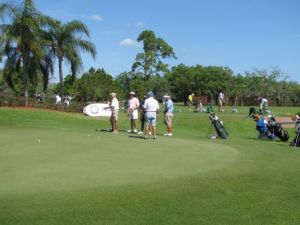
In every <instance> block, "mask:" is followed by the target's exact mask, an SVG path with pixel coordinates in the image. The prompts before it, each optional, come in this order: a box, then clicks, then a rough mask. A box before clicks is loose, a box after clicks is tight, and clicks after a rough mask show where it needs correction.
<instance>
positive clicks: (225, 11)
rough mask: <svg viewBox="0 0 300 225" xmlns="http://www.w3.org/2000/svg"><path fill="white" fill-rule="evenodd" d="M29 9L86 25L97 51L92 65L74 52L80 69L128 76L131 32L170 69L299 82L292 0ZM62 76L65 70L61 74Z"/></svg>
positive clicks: (298, 4) (41, 1)
mask: <svg viewBox="0 0 300 225" xmlns="http://www.w3.org/2000/svg"><path fill="white" fill-rule="evenodd" d="M0 1H1V2H3V1H4V0H0ZM35 4H36V7H37V9H38V10H39V11H41V12H43V13H44V14H46V15H49V16H51V17H54V18H56V19H59V20H61V21H62V22H69V21H72V20H75V19H78V20H81V21H82V22H84V23H85V24H86V25H87V26H88V28H89V30H90V33H91V38H90V41H92V42H93V43H94V44H95V45H96V47H97V52H98V54H97V58H96V60H93V59H92V57H91V56H89V55H86V54H83V55H82V57H83V63H84V70H85V71H87V70H88V69H89V68H90V67H94V68H104V69H105V70H106V71H107V72H108V73H109V74H111V75H112V76H114V77H115V76H117V75H118V74H120V73H122V72H124V71H130V70H131V66H132V64H133V62H134V60H135V56H136V54H137V53H139V52H142V51H143V49H142V47H141V45H140V44H139V43H137V41H136V39H137V38H138V35H139V34H140V33H141V32H142V31H143V30H152V31H154V32H155V34H156V36H157V37H161V38H163V39H164V40H165V41H166V42H167V43H168V44H169V45H170V46H172V47H173V49H174V51H175V53H176V55H177V57H178V59H177V60H166V61H165V62H166V63H168V64H169V65H170V67H172V66H176V65H178V64H180V63H184V64H186V65H188V66H193V65H196V64H200V65H204V66H210V65H213V66H228V67H230V68H231V69H232V70H233V71H234V73H235V74H237V73H242V74H243V73H244V72H245V71H253V69H254V68H258V69H265V68H270V67H273V66H277V67H279V68H280V69H281V70H282V71H283V72H284V73H285V74H287V75H289V76H290V79H291V80H295V81H298V82H299V81H300V1H299V0H151V1H150V0H149V1H141V0H85V1H83V0H80V1H78V0H77V1H75V0H51V1H49V0H36V1H35ZM56 67H57V65H56ZM57 73H58V70H56V75H55V77H56V78H55V79H54V81H57V80H58V79H57V77H58V76H57ZM68 73H69V68H68V66H65V67H64V74H65V75H67V74H68Z"/></svg>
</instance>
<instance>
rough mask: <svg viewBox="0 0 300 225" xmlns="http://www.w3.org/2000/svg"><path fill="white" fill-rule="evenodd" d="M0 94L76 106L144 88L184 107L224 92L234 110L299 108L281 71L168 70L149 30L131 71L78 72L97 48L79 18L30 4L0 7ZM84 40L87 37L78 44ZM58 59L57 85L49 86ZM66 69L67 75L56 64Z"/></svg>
mask: <svg viewBox="0 0 300 225" xmlns="http://www.w3.org/2000/svg"><path fill="white" fill-rule="evenodd" d="M0 16H1V19H2V21H3V22H4V21H5V18H6V17H8V18H10V23H8V24H5V23H3V24H1V25H0V32H1V37H0V60H1V61H3V63H4V68H3V70H1V71H0V91H1V92H2V93H4V94H7V95H16V96H24V97H25V98H28V97H29V96H31V97H32V96H34V95H35V94H36V93H38V92H39V93H41V92H43V93H45V94H46V95H53V94H58V93H60V95H61V96H62V97H64V95H76V100H77V101H79V102H85V103H86V102H99V101H102V102H103V101H107V100H109V93H110V92H112V91H113V92H116V93H117V94H118V99H119V100H125V99H126V98H127V97H128V93H129V92H130V91H135V92H136V94H137V96H138V97H139V98H140V99H142V98H143V96H144V95H146V94H147V92H148V91H149V90H152V91H154V93H155V94H156V96H157V98H162V96H163V95H164V94H166V93H168V94H171V95H172V98H173V99H174V100H176V101H179V102H184V103H186V102H187V96H188V95H189V94H191V93H194V94H195V95H196V96H205V97H206V98H207V99H208V101H210V102H212V103H214V102H215V101H216V98H217V94H218V93H219V92H220V91H221V90H222V91H223V92H224V93H225V96H226V103H227V104H231V105H234V106H242V105H253V104H256V103H255V101H256V99H257V98H258V97H266V98H269V99H270V100H272V102H273V104H274V105H276V106H290V105H297V106H298V105H300V86H299V84H298V83H297V82H295V81H288V76H287V75H286V74H284V72H282V71H281V70H280V69H279V68H277V67H271V68H268V69H253V71H247V72H245V73H244V74H235V73H234V71H233V70H232V69H230V68H229V67H220V66H202V65H195V66H186V65H184V64H179V65H177V66H174V67H172V68H169V65H167V64H165V63H164V60H165V59H174V60H176V59H177V56H176V54H175V52H174V50H173V48H172V47H171V46H170V45H168V44H167V43H166V42H165V41H164V40H163V39H162V38H160V37H156V35H155V33H154V32H153V31H150V30H145V31H143V32H142V33H141V34H140V35H139V37H138V38H137V41H138V42H139V43H140V44H141V45H142V46H143V51H142V52H141V53H139V54H137V56H136V59H135V61H134V62H133V64H132V67H131V70H130V71H126V72H123V73H121V74H119V75H118V76H116V77H115V78H114V77H113V76H111V75H110V74H108V73H107V72H106V71H105V70H104V69H101V68H100V69H95V68H90V69H89V70H88V71H87V72H84V73H83V74H81V71H82V69H83V62H82V59H81V52H87V53H89V54H90V55H91V56H92V58H95V57H96V54H97V51H96V47H95V46H94V44H93V43H92V42H90V41H89V40H88V38H89V35H90V33H89V30H88V28H87V27H86V26H85V25H84V24H83V23H82V22H81V21H77V20H74V21H71V22H68V23H66V24H63V23H61V22H60V21H58V20H56V19H53V18H50V17H48V16H46V15H43V14H42V13H41V12H39V11H38V10H37V9H36V8H35V6H34V2H33V1H32V0H24V2H22V3H21V4H19V5H16V4H12V3H8V4H1V5H0ZM84 37H86V38H87V40H86V39H84ZM55 60H56V61H57V62H58V72H59V83H57V84H53V83H51V82H50V79H51V77H52V76H53V72H54V64H55ZM63 62H64V63H66V64H67V65H69V67H70V74H69V75H67V76H65V77H64V75H63V71H62V64H63Z"/></svg>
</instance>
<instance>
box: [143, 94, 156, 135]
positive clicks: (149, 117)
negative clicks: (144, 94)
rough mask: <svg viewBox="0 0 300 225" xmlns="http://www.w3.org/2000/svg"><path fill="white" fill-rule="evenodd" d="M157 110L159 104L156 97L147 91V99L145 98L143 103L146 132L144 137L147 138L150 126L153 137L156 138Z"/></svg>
mask: <svg viewBox="0 0 300 225" xmlns="http://www.w3.org/2000/svg"><path fill="white" fill-rule="evenodd" d="M158 110H159V104H158V101H157V100H156V99H154V94H153V92H152V91H150V92H149V93H148V99H146V101H145V104H144V112H145V119H146V134H145V137H144V139H146V140H147V139H148V138H149V130H150V126H151V127H152V130H153V138H154V139H157V134H156V120H157V118H158Z"/></svg>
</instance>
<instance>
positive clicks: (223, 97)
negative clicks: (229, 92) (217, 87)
mask: <svg viewBox="0 0 300 225" xmlns="http://www.w3.org/2000/svg"><path fill="white" fill-rule="evenodd" d="M224 102H225V95H224V93H223V91H221V92H220V93H219V96H218V103H219V112H224V109H223V103H224Z"/></svg>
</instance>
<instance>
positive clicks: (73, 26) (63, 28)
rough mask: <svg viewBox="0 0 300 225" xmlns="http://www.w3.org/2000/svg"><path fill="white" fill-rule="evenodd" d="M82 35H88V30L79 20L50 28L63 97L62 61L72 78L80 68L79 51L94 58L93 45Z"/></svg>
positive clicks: (94, 49) (81, 65) (94, 48)
mask: <svg viewBox="0 0 300 225" xmlns="http://www.w3.org/2000/svg"><path fill="white" fill-rule="evenodd" d="M82 35H86V36H87V37H89V36H90V35H89V30H88V29H87V27H86V26H85V25H84V24H83V23H82V22H80V21H78V20H74V21H71V22H69V23H66V24H59V26H57V27H55V28H54V29H53V30H52V41H53V43H52V45H53V53H54V54H55V55H56V57H57V58H58V66H59V78H60V85H61V97H62V98H63V97H64V77H63V61H65V63H67V64H69V65H70V66H71V74H72V79H73V80H74V79H75V78H76V76H77V73H78V72H79V71H80V70H81V69H82V67H83V64H82V59H81V55H80V51H83V52H87V53H90V54H91V55H92V57H93V59H95V58H96V54H97V51H96V47H95V45H94V44H93V43H92V42H90V41H87V40H83V39H82Z"/></svg>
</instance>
